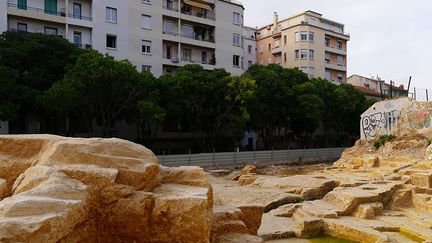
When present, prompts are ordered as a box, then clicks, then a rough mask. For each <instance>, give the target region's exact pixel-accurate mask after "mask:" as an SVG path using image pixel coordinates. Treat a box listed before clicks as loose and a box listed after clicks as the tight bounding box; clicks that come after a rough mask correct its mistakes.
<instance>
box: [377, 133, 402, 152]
mask: <svg viewBox="0 0 432 243" xmlns="http://www.w3.org/2000/svg"><path fill="white" fill-rule="evenodd" d="M395 138H396V137H395V136H393V135H391V134H387V135H382V136H381V137H380V138H379V139H378V140H376V141H375V142H374V143H373V146H374V147H375V149H379V147H381V146H383V145H384V144H385V143H386V142H390V141H392V140H393V139H395Z"/></svg>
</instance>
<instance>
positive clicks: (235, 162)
mask: <svg viewBox="0 0 432 243" xmlns="http://www.w3.org/2000/svg"><path fill="white" fill-rule="evenodd" d="M234 164H237V154H236V148H235V147H234Z"/></svg>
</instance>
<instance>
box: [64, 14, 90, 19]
mask: <svg viewBox="0 0 432 243" xmlns="http://www.w3.org/2000/svg"><path fill="white" fill-rule="evenodd" d="M68 17H69V18H74V19H82V20H87V21H92V20H93V19H92V18H91V17H87V16H82V15H77V14H73V13H70V14H68Z"/></svg>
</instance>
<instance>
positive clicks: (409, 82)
mask: <svg viewBox="0 0 432 243" xmlns="http://www.w3.org/2000/svg"><path fill="white" fill-rule="evenodd" d="M410 86H411V76H410V78H409V81H408V89H407V97H409V91H410Z"/></svg>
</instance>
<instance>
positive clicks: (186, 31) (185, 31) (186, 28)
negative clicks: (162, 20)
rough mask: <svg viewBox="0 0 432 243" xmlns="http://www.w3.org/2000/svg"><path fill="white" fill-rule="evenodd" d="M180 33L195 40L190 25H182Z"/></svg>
mask: <svg viewBox="0 0 432 243" xmlns="http://www.w3.org/2000/svg"><path fill="white" fill-rule="evenodd" d="M182 31H183V35H184V36H185V37H188V38H192V39H195V33H194V29H193V26H192V25H188V24H185V25H183V27H182Z"/></svg>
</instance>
